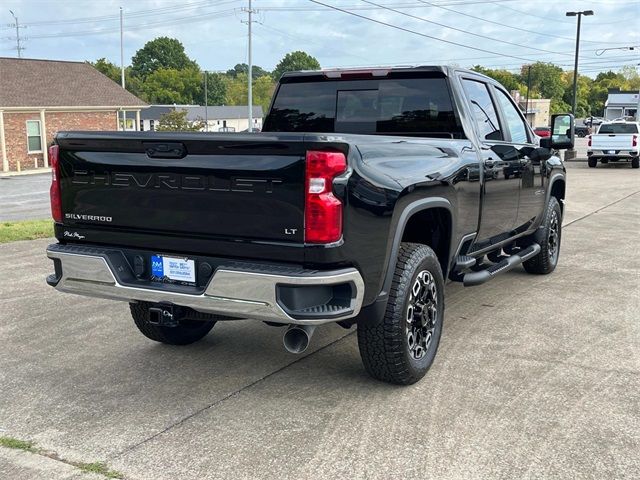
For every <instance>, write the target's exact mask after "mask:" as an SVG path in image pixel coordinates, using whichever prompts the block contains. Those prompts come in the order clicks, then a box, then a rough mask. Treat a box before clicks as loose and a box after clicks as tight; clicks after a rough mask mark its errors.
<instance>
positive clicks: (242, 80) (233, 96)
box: [225, 73, 276, 112]
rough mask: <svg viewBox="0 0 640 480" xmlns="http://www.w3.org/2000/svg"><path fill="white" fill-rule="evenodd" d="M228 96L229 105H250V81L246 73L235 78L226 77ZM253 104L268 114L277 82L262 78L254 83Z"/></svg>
mask: <svg viewBox="0 0 640 480" xmlns="http://www.w3.org/2000/svg"><path fill="white" fill-rule="evenodd" d="M225 83H226V88H227V95H226V102H225V103H226V104H227V105H247V103H248V101H249V100H248V97H249V94H248V88H247V87H248V79H247V75H246V74H244V73H240V74H238V75H237V76H236V77H235V78H233V77H226V80H225ZM252 86H253V104H254V105H260V106H262V110H263V111H265V112H266V110H267V108H269V103H271V97H272V95H273V91H274V90H275V87H276V86H275V82H274V81H273V78H271V77H269V76H264V77H260V78H258V79H257V80H254V81H253V84H252Z"/></svg>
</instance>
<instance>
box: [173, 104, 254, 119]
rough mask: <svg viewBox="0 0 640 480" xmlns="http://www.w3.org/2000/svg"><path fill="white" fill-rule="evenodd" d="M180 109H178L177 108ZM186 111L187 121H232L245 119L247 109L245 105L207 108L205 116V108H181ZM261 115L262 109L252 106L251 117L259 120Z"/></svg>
mask: <svg viewBox="0 0 640 480" xmlns="http://www.w3.org/2000/svg"><path fill="white" fill-rule="evenodd" d="M178 108H180V107H178ZM182 108H183V109H184V110H186V111H187V120H189V121H195V120H204V119H205V118H207V119H209V120H234V119H240V118H247V115H248V110H249V107H248V106H246V105H244V106H243V105H241V106H214V107H207V114H206V115H205V107H182ZM262 115H263V112H262V107H261V106H260V105H254V106H253V117H254V118H261V117H262Z"/></svg>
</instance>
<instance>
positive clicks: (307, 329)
mask: <svg viewBox="0 0 640 480" xmlns="http://www.w3.org/2000/svg"><path fill="white" fill-rule="evenodd" d="M314 330H315V327H312V326H307V325H302V326H300V325H291V326H290V327H289V328H288V329H287V331H286V332H284V336H283V337H282V341H283V343H284V348H286V349H287V352H289V353H296V354H298V353H303V352H304V351H305V350H306V349H307V347H309V343H310V342H311V335H313V331H314Z"/></svg>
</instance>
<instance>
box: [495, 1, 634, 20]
mask: <svg viewBox="0 0 640 480" xmlns="http://www.w3.org/2000/svg"><path fill="white" fill-rule="evenodd" d="M591 1H593V0H591ZM489 3H496V2H495V1H492V2H489ZM634 3H640V2H634ZM610 5H611V4H610ZM628 5H632V4H630V3H626V4H624V6H628ZM501 7H503V8H506V9H507V10H511V11H513V12H516V13H520V14H521V15H528V16H530V17H535V18H540V19H542V20H545V21H547V22H556V23H563V24H565V25H569V24H573V22H571V21H566V20H558V19H557V18H553V17H543V16H541V15H536V14H534V13H529V12H523V11H522V10H516V9H515V8H511V7H509V6H507V5H501ZM623 21H628V19H625V20H617V21H615V22H610V23H621V22H623ZM599 24H600V25H605V23H604V22H600V23H599Z"/></svg>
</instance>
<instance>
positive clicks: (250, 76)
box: [243, 0, 256, 132]
mask: <svg viewBox="0 0 640 480" xmlns="http://www.w3.org/2000/svg"><path fill="white" fill-rule="evenodd" d="M243 10H244V11H246V12H247V13H248V14H249V19H248V21H247V26H248V27H249V45H248V50H249V51H248V55H247V57H248V62H249V72H248V75H247V78H248V82H249V85H248V89H247V92H248V95H247V100H248V101H247V103H248V104H249V112H248V119H249V132H253V86H252V83H253V61H252V59H251V24H252V23H253V19H252V15H253V14H254V13H256V12H255V11H254V10H253V9H252V8H251V0H249V8H244V9H243Z"/></svg>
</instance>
